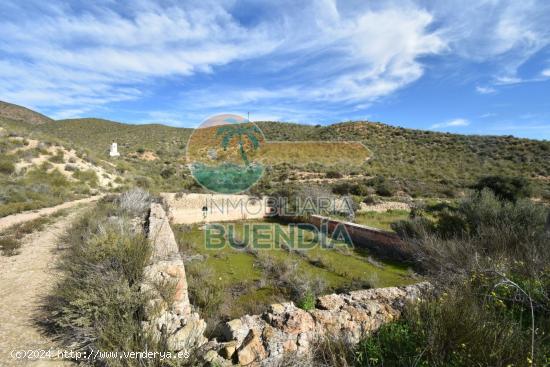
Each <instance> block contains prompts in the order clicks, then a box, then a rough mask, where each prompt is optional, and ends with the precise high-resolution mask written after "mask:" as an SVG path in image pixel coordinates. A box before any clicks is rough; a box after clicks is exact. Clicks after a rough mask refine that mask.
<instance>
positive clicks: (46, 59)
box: [0, 0, 550, 128]
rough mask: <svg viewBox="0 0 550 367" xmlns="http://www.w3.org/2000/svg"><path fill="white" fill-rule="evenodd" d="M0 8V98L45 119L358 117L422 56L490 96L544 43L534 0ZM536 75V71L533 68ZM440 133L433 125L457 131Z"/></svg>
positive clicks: (415, 75)
mask: <svg viewBox="0 0 550 367" xmlns="http://www.w3.org/2000/svg"><path fill="white" fill-rule="evenodd" d="M397 3H398V5H396V4H397ZM2 5H3V9H2V10H3V11H2V12H1V14H0V32H1V34H2V36H1V39H0V99H4V100H8V101H11V102H15V103H19V104H23V105H27V106H29V107H35V108H39V109H48V110H49V111H50V112H51V113H52V114H53V115H55V117H58V118H61V117H76V116H81V115H82V114H83V113H87V112H90V111H92V113H93V111H97V110H98V109H100V108H105V106H116V108H119V107H120V105H122V104H124V103H127V104H133V105H132V106H134V108H135V109H139V112H140V113H141V115H140V117H138V118H137V119H136V120H137V121H146V120H147V121H149V120H154V121H156V120H159V121H160V122H168V123H171V124H185V123H187V122H186V121H187V119H189V118H193V119H195V118H196V117H197V116H204V115H206V114H209V113H215V112H216V111H222V112H227V111H230V110H231V111H238V110H241V111H247V110H255V111H258V113H261V114H263V115H266V116H273V117H280V118H282V119H294V120H296V121H300V120H301V121H316V120H317V119H327V116H339V117H344V116H348V115H349V116H350V117H351V116H352V115H353V116H358V115H361V116H364V115H366V114H367V113H366V110H367V109H370V108H372V106H373V105H375V104H376V103H377V102H379V101H380V100H381V99H382V98H384V97H388V96H392V95H396V92H398V91H401V90H403V89H404V88H406V87H408V86H410V85H412V84H413V83H415V82H417V81H419V80H420V79H421V78H422V77H423V76H424V75H426V73H429V72H430V71H432V70H433V69H435V68H436V67H437V65H436V64H434V59H439V58H446V60H450V59H452V60H453V62H456V63H457V64H459V66H460V65H462V63H468V62H470V63H475V64H476V65H479V64H483V66H484V69H483V75H481V74H482V73H481V72H480V75H477V77H478V78H479V79H477V80H474V81H473V82H472V83H471V85H469V88H470V90H472V89H473V88H475V90H476V91H477V93H480V94H493V93H496V92H497V91H498V90H500V87H498V86H499V85H503V84H514V83H519V82H523V81H525V80H529V77H526V76H525V75H521V73H519V72H518V70H520V69H521V66H522V65H524V64H525V63H526V61H528V60H530V59H531V58H532V57H533V55H536V54H537V53H540V51H541V50H543V49H544V48H545V47H549V45H550V28H549V27H548V26H547V24H548V23H549V22H550V3H549V2H547V1H545V0H525V1H521V2H520V1H515V0H503V1H494V0H480V1H476V2H472V3H469V4H468V5H467V6H466V5H464V3H463V2H458V1H456V2H449V1H447V2H426V1H424V0H406V1H402V2H395V1H394V0H380V1H377V2H365V1H362V2H354V1H337V0H320V1H317V0H303V1H299V2H296V1H290V0H281V1H274V2H259V3H258V4H257V5H255V7H254V11H253V12H252V14H250V11H249V10H250V9H246V7H247V6H248V5H249V2H246V1H244V2H234V1H229V2H228V1H223V0H204V1H187V2H176V1H161V0H139V1H136V2H130V3H124V2H112V1H104V2H61V1H59V2H55V1H53V2H43V1H39V0H26V1H25V2H21V1H17V0H6V1H4V2H3V4H2ZM545 65H546V64H545ZM457 69H460V67H458V68H457ZM543 77H544V78H547V77H550V69H546V70H544V71H543V72H542V75H541V73H540V69H537V78H539V79H544V78H543ZM531 79H532V76H531ZM476 85H477V86H476ZM161 94H163V95H162V98H166V100H163V103H162V104H159V105H156V104H155V103H154V102H155V98H158V97H159V95H161ZM501 94H504V93H499V94H498V95H497V96H496V97H498V96H500V95H501ZM167 100H168V102H169V103H166V102H167ZM136 101H137V102H136ZM141 101H146V102H148V103H149V102H150V104H151V107H150V111H146V110H145V108H144V107H143V106H141V105H139V104H140V102H141ZM143 105H146V103H143ZM160 105H162V106H168V107H166V109H168V110H167V111H166V110H162V111H161V108H160ZM135 106H137V107H135ZM251 106H252V107H251ZM155 111H157V112H155ZM260 111H261V112H260ZM136 112H137V111H136ZM459 113H460V112H459ZM475 113H476V114H477V113H479V112H475ZM465 115H468V114H467V113H465ZM472 116H473V115H472ZM459 120H461V119H459ZM464 121H466V120H464ZM451 122H452V121H451ZM448 123H450V122H449V121H448V122H445V123H440V124H435V125H438V126H436V127H434V128H440V127H459V126H466V125H460V124H459V125H445V124H448ZM455 123H456V122H455Z"/></svg>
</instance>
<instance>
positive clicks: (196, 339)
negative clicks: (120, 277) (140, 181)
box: [142, 203, 208, 351]
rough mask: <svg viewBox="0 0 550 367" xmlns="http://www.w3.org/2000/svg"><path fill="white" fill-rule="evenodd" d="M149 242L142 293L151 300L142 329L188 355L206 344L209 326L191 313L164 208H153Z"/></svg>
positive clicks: (180, 261)
mask: <svg viewBox="0 0 550 367" xmlns="http://www.w3.org/2000/svg"><path fill="white" fill-rule="evenodd" d="M148 238H149V241H150V243H151V245H152V254H151V260H150V264H149V265H148V266H147V267H146V268H145V274H144V281H143V283H142V291H143V292H146V293H147V294H148V296H149V297H150V301H149V303H148V305H147V307H146V309H145V320H146V321H145V322H144V323H143V327H144V329H145V330H146V332H148V333H149V334H150V335H151V336H152V338H153V339H154V340H156V341H159V340H161V339H162V340H165V341H166V343H167V346H168V349H169V350H172V351H189V350H191V349H195V348H197V347H200V346H201V345H203V344H205V343H206V342H207V341H208V340H207V339H206V338H205V337H204V336H203V333H204V330H205V329H206V323H205V321H204V320H202V319H201V318H200V316H199V314H197V313H194V312H192V310H191V304H190V302H189V296H188V293H187V279H186V277H185V266H184V263H183V259H182V257H181V255H180V253H179V250H178V245H177V243H176V239H175V237H174V233H173V232H172V229H171V228H170V223H169V222H168V218H167V216H166V213H165V211H164V209H163V208H162V206H161V205H159V204H156V203H153V204H151V213H150V215H149V231H148Z"/></svg>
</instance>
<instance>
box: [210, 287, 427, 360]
mask: <svg viewBox="0 0 550 367" xmlns="http://www.w3.org/2000/svg"><path fill="white" fill-rule="evenodd" d="M430 290H431V286H430V284H429V283H418V284H415V285H410V286H406V287H390V288H377V289H368V290H361V291H355V292H349V293H345V294H329V295H326V296H322V297H319V298H317V303H316V308H315V309H313V310H310V311H304V310H302V309H300V308H298V307H296V306H295V305H294V304H293V303H292V302H289V303H282V304H274V305H271V307H270V310H269V311H267V312H265V313H264V314H262V315H253V316H250V315H245V316H243V317H241V318H240V319H235V320H232V321H229V322H227V323H226V324H225V325H224V327H223V329H222V337H221V338H220V339H221V341H220V343H218V346H217V349H216V350H217V352H218V355H217V356H212V357H215V358H216V363H218V364H219V365H230V364H231V363H238V364H240V365H243V366H247V365H251V366H277V365H278V364H279V363H280V362H281V360H282V359H283V358H284V357H285V355H287V356H288V355H289V354H291V355H293V356H294V357H295V358H300V357H307V356H308V354H309V353H310V352H311V351H312V346H314V345H315V343H316V342H318V341H319V340H320V338H322V337H323V336H327V337H340V338H343V339H344V340H346V341H347V342H349V343H350V344H356V343H358V342H359V341H360V340H361V338H363V337H364V336H365V335H366V334H367V333H370V332H373V331H375V330H377V329H378V328H379V327H380V326H381V325H382V324H384V323H387V322H390V321H392V320H395V319H396V318H398V317H399V316H400V314H401V311H402V310H403V308H404V306H405V304H406V303H407V302H414V301H417V300H419V299H420V298H421V297H423V296H425V295H426V294H427V293H428V292H430Z"/></svg>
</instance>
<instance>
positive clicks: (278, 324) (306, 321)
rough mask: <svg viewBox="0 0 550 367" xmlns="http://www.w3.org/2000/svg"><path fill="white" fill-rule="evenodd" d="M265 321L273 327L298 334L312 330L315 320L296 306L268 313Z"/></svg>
mask: <svg viewBox="0 0 550 367" xmlns="http://www.w3.org/2000/svg"><path fill="white" fill-rule="evenodd" d="M266 319H267V322H268V323H269V324H270V325H272V326H273V327H275V328H278V329H280V330H281V331H283V332H285V333H289V334H299V333H302V332H306V331H310V330H313V329H314V327H315V321H314V320H313V318H312V317H311V315H310V314H309V313H308V312H306V311H304V310H302V309H300V308H297V307H294V309H293V310H290V311H286V312H284V313H281V314H268V315H267V316H266Z"/></svg>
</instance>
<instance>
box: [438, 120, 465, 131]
mask: <svg viewBox="0 0 550 367" xmlns="http://www.w3.org/2000/svg"><path fill="white" fill-rule="evenodd" d="M468 125H470V121H468V120H466V119H463V118H457V119H453V120H449V121H445V122H441V123H437V124H433V125H432V126H431V128H432V129H441V128H447V127H463V126H468Z"/></svg>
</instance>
